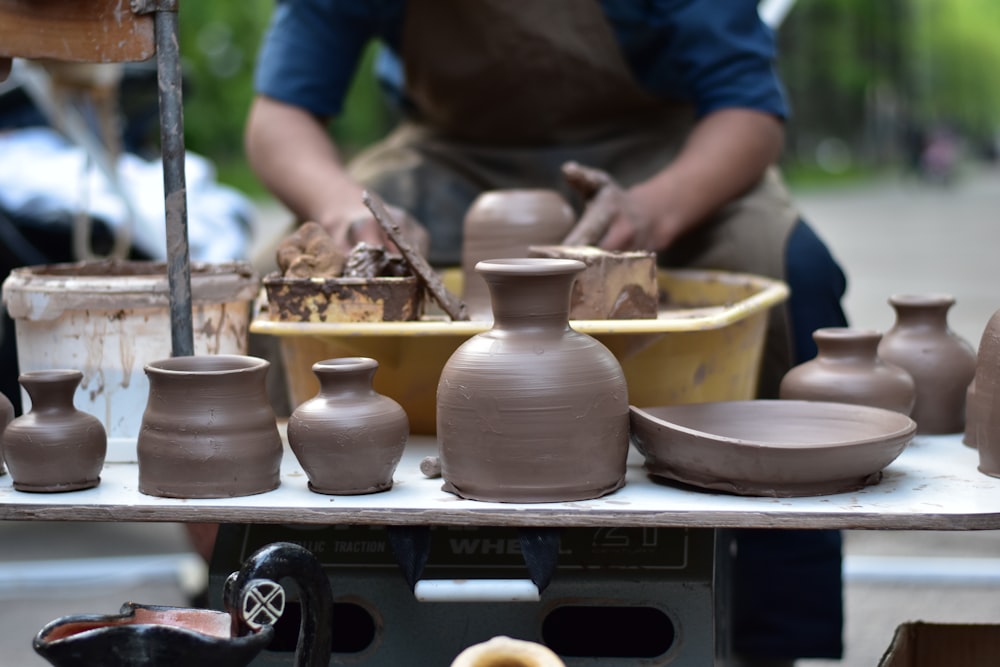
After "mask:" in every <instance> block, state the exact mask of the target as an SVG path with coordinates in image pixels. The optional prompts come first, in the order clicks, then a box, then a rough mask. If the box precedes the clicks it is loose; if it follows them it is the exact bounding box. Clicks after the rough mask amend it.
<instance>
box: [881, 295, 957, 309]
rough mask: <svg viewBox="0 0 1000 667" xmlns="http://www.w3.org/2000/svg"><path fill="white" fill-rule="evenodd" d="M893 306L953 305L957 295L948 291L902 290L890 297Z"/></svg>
mask: <svg viewBox="0 0 1000 667" xmlns="http://www.w3.org/2000/svg"><path fill="white" fill-rule="evenodd" d="M889 303H890V304H891V305H893V306H951V305H954V304H955V296H954V295H952V294H949V293H947V292H902V293H899V294H893V295H892V296H890V297H889Z"/></svg>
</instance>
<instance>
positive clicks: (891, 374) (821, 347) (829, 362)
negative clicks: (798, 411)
mask: <svg viewBox="0 0 1000 667" xmlns="http://www.w3.org/2000/svg"><path fill="white" fill-rule="evenodd" d="M813 340H814V341H816V348H817V352H816V357H815V358H813V359H810V360H809V361H807V362H805V363H802V364H799V365H798V366H796V367H795V368H792V369H791V370H790V371H788V372H787V373H786V374H785V377H783V378H782V380H781V389H780V397H781V398H783V399H792V400H800V401H830V402H834V403H853V404H855V405H871V406H874V407H876V408H885V409H886V410H895V411H896V412H901V413H903V414H904V415H909V414H910V411H911V410H912V409H913V403H914V400H915V399H916V388H915V386H914V383H913V378H912V377H910V374H909V373H907V372H906V371H904V370H903V369H902V368H900V367H899V366H894V365H893V364H887V363H885V362H884V361H882V359H880V358H879V356H878V344H879V341H880V340H882V334H880V333H879V332H877V331H871V330H863V329H850V328H847V327H829V328H824V329H817V330H816V331H814V332H813Z"/></svg>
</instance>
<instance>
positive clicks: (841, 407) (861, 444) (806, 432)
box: [631, 400, 917, 497]
mask: <svg viewBox="0 0 1000 667" xmlns="http://www.w3.org/2000/svg"><path fill="white" fill-rule="evenodd" d="M631 412H632V415H631V416H632V435H631V437H632V443H633V444H634V445H635V446H636V449H638V450H639V452H640V453H642V455H643V456H645V458H646V462H645V468H646V470H647V471H648V472H649V473H650V474H651V475H653V476H655V477H660V478H663V479H667V480H673V481H677V482H682V483H685V484H691V485H694V486H698V487H702V488H705V489H711V490H713V491H725V492H728V493H735V494H739V495H746V496H772V497H791V496H820V495H827V494H832V493H846V492H848V491H856V490H858V489H861V488H863V487H865V486H867V485H869V484H874V483H876V482H878V481H879V480H880V479H881V477H882V469H883V468H884V467H885V466H887V465H889V464H890V463H891V462H892V461H894V460H895V459H896V457H898V456H899V455H900V454H901V453H902V452H903V450H904V449H905V448H906V446H907V445H908V444H909V443H910V442H911V441H912V440H913V435H914V433H915V432H916V429H917V426H916V424H915V423H914V422H913V420H912V419H910V418H909V417H907V416H906V415H904V414H900V413H898V412H895V411H893V410H883V409H882V408H872V407H868V406H865V405H850V404H847V403H828V402H823V401H788V400H779V401H773V400H772V401H769V400H754V401H722V402H715V403H690V404H684V405H670V406H663V407H651V408H636V407H633V408H632V409H631Z"/></svg>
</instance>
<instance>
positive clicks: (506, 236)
mask: <svg viewBox="0 0 1000 667" xmlns="http://www.w3.org/2000/svg"><path fill="white" fill-rule="evenodd" d="M575 223H576V220H575V218H574V215H573V209H572V208H571V207H570V205H569V204H568V203H567V202H566V200H565V199H564V198H563V197H562V195H560V194H559V193H558V192H556V191H555V190H541V189H523V190H521V189H510V190H490V191H487V192H484V193H482V194H481V195H479V196H478V197H477V198H476V199H475V201H473V202H472V205H471V206H470V207H469V210H468V211H466V214H465V220H464V223H463V229H462V278H463V280H462V300H463V301H464V302H465V305H466V307H467V308H468V310H469V314H470V316H471V317H472V319H480V320H481V319H489V316H490V293H489V288H487V286H486V283H485V282H483V279H482V277H480V276H479V274H478V273H477V272H476V264H477V263H478V262H480V261H483V260H489V259H496V258H498V257H527V256H528V246H532V245H555V244H558V243H561V242H562V240H563V239H564V238H565V237H566V235H567V234H568V233H569V232H570V230H571V229H572V228H573V226H574V225H575Z"/></svg>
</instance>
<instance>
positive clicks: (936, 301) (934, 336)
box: [878, 294, 976, 434]
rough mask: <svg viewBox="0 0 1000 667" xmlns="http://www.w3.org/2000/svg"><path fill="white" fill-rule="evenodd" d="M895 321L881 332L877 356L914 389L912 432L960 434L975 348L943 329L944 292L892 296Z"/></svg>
mask: <svg viewBox="0 0 1000 667" xmlns="http://www.w3.org/2000/svg"><path fill="white" fill-rule="evenodd" d="M889 303H890V304H891V305H892V307H893V308H894V309H895V311H896V322H895V323H894V324H893V326H892V328H891V329H889V331H887V332H886V333H885V335H883V336H882V342H881V343H879V346H878V354H879V356H880V357H882V359H883V360H884V361H886V362H888V363H890V364H895V365H896V366H899V367H901V368H902V369H903V370H905V371H906V372H908V373H909V374H910V376H911V377H912V378H913V381H914V383H915V385H916V388H917V400H916V402H915V403H914V405H913V411H912V412H911V413H910V416H911V417H912V418H913V420H914V421H915V422H917V432H918V433H926V434H940V433H961V432H962V431H964V429H965V395H966V391H967V389H968V387H969V383H970V382H972V379H973V376H974V375H975V372H976V352H975V351H974V350H973V349H972V346H971V345H969V343H967V342H966V341H965V340H963V339H962V338H960V337H959V336H958V335H956V334H955V333H954V332H953V331H952V330H951V329H950V328H949V327H948V310H949V309H950V308H951V307H952V306H953V305H954V304H955V299H954V297H952V296H950V295H948V294H904V295H894V296H892V297H891V298H890V299H889Z"/></svg>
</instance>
